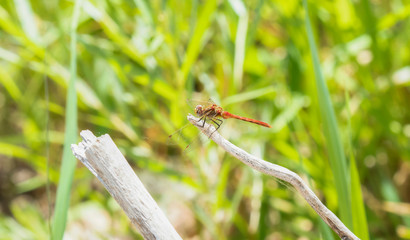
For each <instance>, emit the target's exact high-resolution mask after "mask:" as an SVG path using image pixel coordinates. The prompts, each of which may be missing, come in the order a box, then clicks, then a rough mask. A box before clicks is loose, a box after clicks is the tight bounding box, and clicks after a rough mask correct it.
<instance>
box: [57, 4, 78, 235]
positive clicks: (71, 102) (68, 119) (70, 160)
mask: <svg viewBox="0 0 410 240" xmlns="http://www.w3.org/2000/svg"><path fill="white" fill-rule="evenodd" d="M82 2H83V1H82V0H77V1H76V2H75V7H74V12H73V17H72V20H71V29H70V37H71V43H70V53H71V56H70V82H69V84H68V89H67V104H66V111H65V130H64V133H65V136H64V149H63V157H62V162H61V169H60V180H59V183H58V188H57V197H56V203H55V207H54V219H53V224H52V233H51V239H55V240H57V239H63V235H64V230H65V228H66V222H67V213H68V209H69V207H70V197H71V186H72V183H73V178H74V171H75V166H76V165H77V162H76V159H75V158H74V156H73V154H72V152H71V144H74V143H76V141H77V139H78V137H77V136H78V131H77V129H78V126H77V92H76V79H77V49H76V46H77V26H78V20H79V17H80V10H81V4H82Z"/></svg>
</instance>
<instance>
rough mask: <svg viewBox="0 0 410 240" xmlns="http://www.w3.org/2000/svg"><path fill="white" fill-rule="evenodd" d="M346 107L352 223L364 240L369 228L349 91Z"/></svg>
mask: <svg viewBox="0 0 410 240" xmlns="http://www.w3.org/2000/svg"><path fill="white" fill-rule="evenodd" d="M345 98H346V106H347V118H348V127H349V144H348V154H349V156H350V157H349V159H350V177H351V198H352V221H353V230H354V232H355V233H356V234H357V236H358V237H359V238H360V239H362V240H368V239H369V228H368V225H367V219H366V210H365V208H364V204H363V196H362V189H361V186H360V176H359V172H358V171H357V165H356V159H355V157H354V153H353V148H352V137H351V136H352V134H351V133H352V131H351V129H352V125H351V116H350V109H349V106H350V98H349V94H348V93H347V91H345Z"/></svg>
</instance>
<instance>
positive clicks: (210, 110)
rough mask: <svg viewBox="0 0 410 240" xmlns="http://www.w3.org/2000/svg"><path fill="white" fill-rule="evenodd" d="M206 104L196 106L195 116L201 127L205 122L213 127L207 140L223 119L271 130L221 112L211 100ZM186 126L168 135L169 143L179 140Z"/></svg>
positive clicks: (255, 122) (261, 123)
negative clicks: (248, 123) (239, 121)
mask: <svg viewBox="0 0 410 240" xmlns="http://www.w3.org/2000/svg"><path fill="white" fill-rule="evenodd" d="M206 103H207V104H206V105H203V104H198V105H196V107H195V114H196V115H197V116H198V117H199V119H198V122H201V121H202V127H204V126H205V123H206V122H207V123H210V124H212V125H214V126H215V130H214V131H213V132H212V133H211V134H210V135H209V136H208V138H209V137H211V136H212V134H213V133H214V132H215V131H217V130H218V129H219V128H220V127H221V125H222V123H223V122H224V121H223V119H229V118H233V119H238V120H241V121H245V122H250V123H253V124H257V125H260V126H263V127H267V128H272V126H271V125H269V124H268V123H266V122H262V121H259V120H256V119H252V118H247V117H242V116H238V115H235V114H232V113H230V112H228V111H225V110H223V108H222V107H221V106H219V105H217V104H216V103H214V102H213V101H212V100H208V102H206ZM188 125H190V124H187V125H185V126H184V127H183V128H181V129H179V130H177V131H176V132H175V133H173V134H171V135H169V136H168V138H169V139H170V140H171V141H170V142H174V141H176V140H175V139H178V138H180V136H181V134H182V133H181V132H182V130H183V129H184V128H185V127H187V126H188ZM193 142H195V141H193ZM191 145H192V142H191V143H190V144H188V145H187V146H186V148H185V150H184V152H185V151H186V150H187V149H188V148H189V147H190V146H191Z"/></svg>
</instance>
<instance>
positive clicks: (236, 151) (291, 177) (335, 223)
mask: <svg viewBox="0 0 410 240" xmlns="http://www.w3.org/2000/svg"><path fill="white" fill-rule="evenodd" d="M188 120H189V121H190V122H191V123H192V124H193V125H195V126H196V127H197V128H199V129H200V130H201V131H202V132H203V133H204V134H205V135H206V136H210V138H211V139H212V140H213V141H214V142H215V143H216V144H218V145H219V146H221V147H222V148H223V149H225V151H227V152H228V153H230V154H231V155H232V156H234V157H236V158H237V159H239V160H240V161H241V162H243V163H245V164H246V165H248V166H249V167H251V168H253V169H255V170H257V171H259V172H263V173H265V174H268V175H270V176H273V177H276V178H279V179H280V180H282V181H285V182H287V183H289V184H291V185H292V186H293V187H294V188H295V189H296V190H297V191H298V192H299V193H300V194H301V195H302V197H303V198H304V199H305V200H306V201H307V202H308V203H309V205H310V206H311V207H312V208H313V209H314V210H315V211H316V212H317V213H318V214H319V216H320V217H321V218H322V219H323V221H325V223H326V224H327V225H329V227H330V228H332V229H333V231H335V232H336V234H337V235H339V237H340V238H341V239H349V240H350V239H352V240H353V239H359V238H358V237H356V236H355V235H354V234H353V233H352V232H351V231H350V230H349V229H348V228H347V227H346V226H345V225H344V224H343V223H342V222H341V221H340V220H339V218H337V217H336V215H335V214H333V213H332V212H331V211H330V210H329V209H328V208H326V206H325V205H323V203H322V202H321V201H320V200H319V198H318V197H317V196H316V195H315V193H314V192H313V191H312V190H311V189H310V188H309V187H308V185H307V184H306V183H305V182H304V181H303V180H302V178H301V177H299V175H297V174H296V173H294V172H292V171H290V170H289V169H287V168H284V167H282V166H279V165H276V164H273V163H270V162H266V161H264V160H262V159H260V158H257V157H255V156H253V155H251V154H249V153H247V152H246V151H244V150H242V149H241V148H239V147H237V146H235V145H233V144H232V143H231V142H229V141H228V140H226V139H225V138H223V137H222V136H221V135H220V134H219V133H218V131H215V128H214V127H213V126H211V125H209V124H205V126H204V127H202V124H203V123H202V121H200V122H198V119H197V118H195V117H194V116H192V115H190V114H189V115H188Z"/></svg>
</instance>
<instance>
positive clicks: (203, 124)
mask: <svg viewBox="0 0 410 240" xmlns="http://www.w3.org/2000/svg"><path fill="white" fill-rule="evenodd" d="M201 119H202V118H200V119H199V120H201ZM203 119H204V121H203V123H202V128H203V127H204V126H205V122H206V116H204V117H203Z"/></svg>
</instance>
